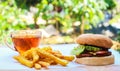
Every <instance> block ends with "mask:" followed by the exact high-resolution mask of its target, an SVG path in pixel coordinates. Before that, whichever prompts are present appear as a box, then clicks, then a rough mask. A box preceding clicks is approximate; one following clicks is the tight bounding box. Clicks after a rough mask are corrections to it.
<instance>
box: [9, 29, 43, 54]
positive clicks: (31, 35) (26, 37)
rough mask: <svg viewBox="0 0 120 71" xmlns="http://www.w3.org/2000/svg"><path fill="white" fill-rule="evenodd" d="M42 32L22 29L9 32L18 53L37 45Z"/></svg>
mask: <svg viewBox="0 0 120 71" xmlns="http://www.w3.org/2000/svg"><path fill="white" fill-rule="evenodd" d="M41 35H42V33H41V32H40V31H33V30H22V31H19V32H16V33H15V32H14V33H12V34H11V37H12V41H13V44H14V48H15V49H16V51H18V52H19V53H20V54H21V53H23V52H25V51H27V50H29V49H31V48H36V47H38V46H39V44H40V41H41V37H42V36H41Z"/></svg>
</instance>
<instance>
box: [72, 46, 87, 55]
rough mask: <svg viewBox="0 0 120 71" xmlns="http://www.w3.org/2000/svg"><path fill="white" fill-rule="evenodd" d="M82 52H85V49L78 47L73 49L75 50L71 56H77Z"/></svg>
mask: <svg viewBox="0 0 120 71" xmlns="http://www.w3.org/2000/svg"><path fill="white" fill-rule="evenodd" d="M84 50H85V47H84V46H80V45H79V46H77V47H75V48H74V49H73V50H72V51H71V54H73V55H79V54H81V53H82V52H83V51H84Z"/></svg>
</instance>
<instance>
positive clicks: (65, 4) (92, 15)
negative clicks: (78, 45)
mask: <svg viewBox="0 0 120 71" xmlns="http://www.w3.org/2000/svg"><path fill="white" fill-rule="evenodd" d="M119 4H120V1H119V0H0V43H3V40H4V38H5V37H6V36H7V35H8V34H9V33H10V32H11V31H15V30H21V29H45V28H46V27H47V26H49V25H52V26H53V27H55V29H56V30H57V31H58V32H59V35H61V36H63V38H64V41H70V42H72V41H73V40H72V39H71V38H73V37H74V36H77V35H79V34H83V33H95V34H96V33H98V34H105V35H108V36H109V37H111V38H112V39H113V40H117V41H120V32H119V30H120V28H119V23H120V5H119ZM116 23H117V26H114V24H116ZM106 25H107V26H106ZM56 38H59V37H56ZM50 40H51V39H50ZM47 42H48V41H47ZM47 42H46V43H47ZM51 42H52V41H51ZM56 42H57V41H56ZM53 43H55V42H54V41H53Z"/></svg>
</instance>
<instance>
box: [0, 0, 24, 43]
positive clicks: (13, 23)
mask: <svg viewBox="0 0 120 71" xmlns="http://www.w3.org/2000/svg"><path fill="white" fill-rule="evenodd" d="M24 12H25V11H24V10H21V9H18V8H17V7H16V5H15V3H14V0H6V1H0V41H2V40H3V39H4V37H6V35H7V34H9V32H10V31H12V30H20V29H25V28H26V25H25V22H24V21H23V20H22V19H20V15H22V14H24Z"/></svg>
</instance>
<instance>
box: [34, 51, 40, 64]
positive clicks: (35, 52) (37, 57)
mask: <svg viewBox="0 0 120 71" xmlns="http://www.w3.org/2000/svg"><path fill="white" fill-rule="evenodd" d="M32 58H33V62H34V63H35V62H37V61H38V60H39V55H38V54H37V51H36V50H35V49H34V50H33V49H32Z"/></svg>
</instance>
